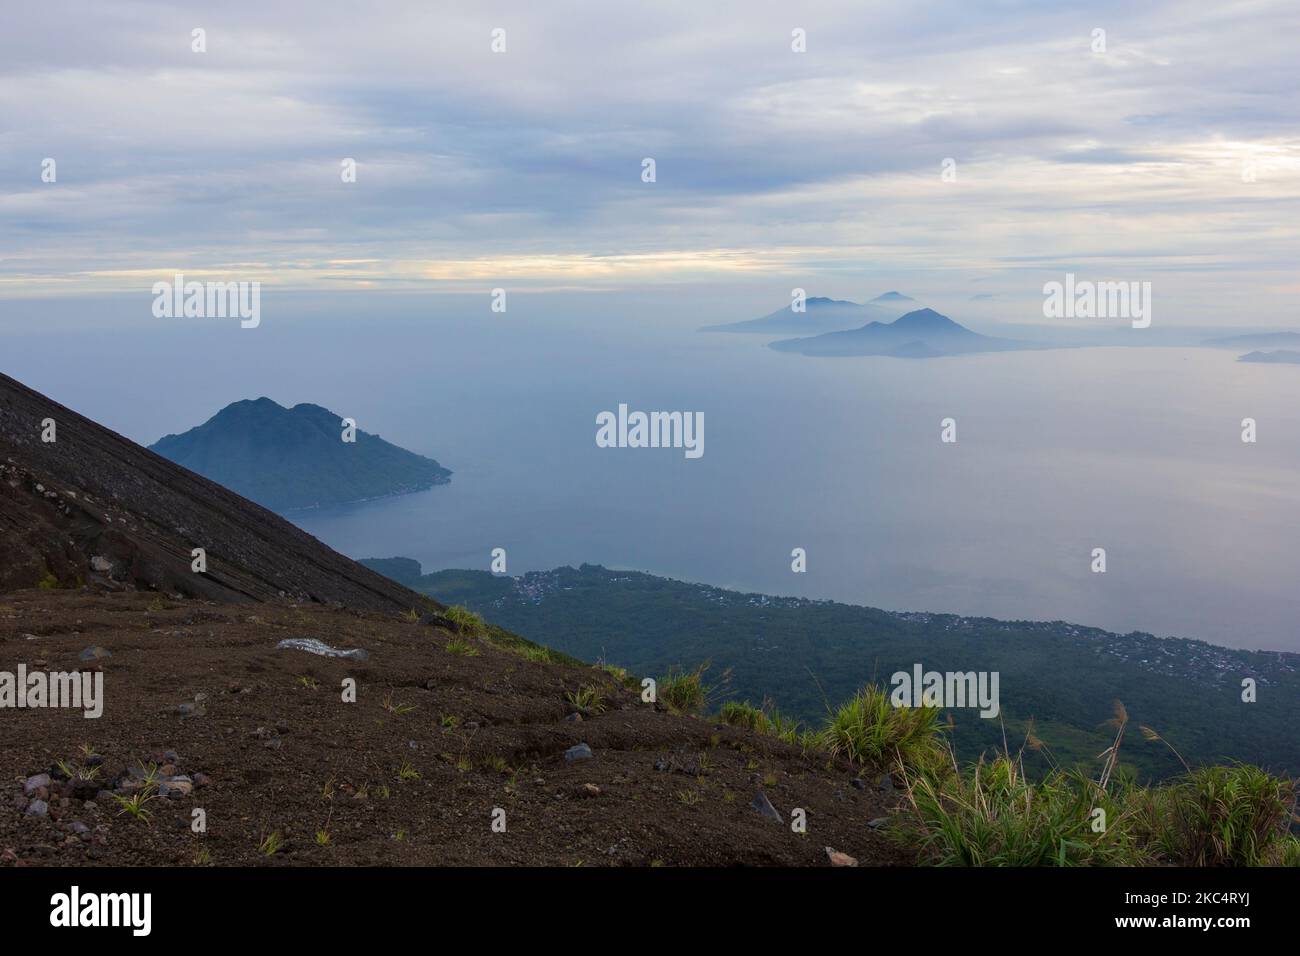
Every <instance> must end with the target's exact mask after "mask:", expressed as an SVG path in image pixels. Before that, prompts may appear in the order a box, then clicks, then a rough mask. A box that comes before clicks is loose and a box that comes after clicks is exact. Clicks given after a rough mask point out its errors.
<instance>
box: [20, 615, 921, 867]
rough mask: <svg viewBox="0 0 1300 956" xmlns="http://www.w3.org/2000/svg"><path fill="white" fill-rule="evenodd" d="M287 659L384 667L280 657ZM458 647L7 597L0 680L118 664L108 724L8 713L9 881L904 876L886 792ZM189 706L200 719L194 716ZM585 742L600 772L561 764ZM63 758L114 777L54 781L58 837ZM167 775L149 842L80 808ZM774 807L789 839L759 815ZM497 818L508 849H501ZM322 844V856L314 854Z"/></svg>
mask: <svg viewBox="0 0 1300 956" xmlns="http://www.w3.org/2000/svg"><path fill="white" fill-rule="evenodd" d="M288 637H315V638H319V639H320V640H323V641H325V642H326V643H328V644H331V645H333V646H335V647H342V648H353V647H361V648H364V649H366V650H367V651H368V652H369V654H370V657H369V660H368V661H366V662H364V663H359V662H356V661H351V660H337V659H325V658H321V657H318V656H315V655H312V654H309V653H306V652H303V651H297V650H276V649H275V645H276V643H277V642H278V641H280V640H282V639H284V638H288ZM452 637H453V635H452V634H450V633H449V632H447V631H445V630H440V629H437V628H435V627H432V626H428V625H424V624H417V623H411V622H408V621H406V620H403V619H401V618H399V617H397V616H396V615H390V614H381V613H377V612H364V613H359V612H353V611H349V610H343V609H338V608H334V609H330V608H322V607H319V606H302V607H295V606H285V605H270V604H235V605H231V604H217V603H211V602H205V601H198V600H174V599H168V598H166V597H162V596H159V595H156V594H148V593H137V592H127V591H123V592H105V591H93V590H89V589H80V590H40V589H33V590H24V591H17V592H13V593H10V594H8V595H4V596H0V670H6V671H16V669H17V665H18V664H19V663H20V662H21V663H25V664H26V665H27V667H28V668H29V669H39V670H47V671H48V670H73V669H76V668H78V667H89V666H93V665H89V664H81V663H79V661H78V655H79V654H80V652H82V651H83V650H84V649H86V648H87V647H89V646H92V645H94V646H99V647H102V648H105V649H107V650H108V651H109V652H110V653H111V656H109V657H106V658H103V659H102V660H100V661H99V662H98V666H100V667H101V668H102V670H103V673H104V696H105V701H106V703H105V709H104V714H103V716H102V717H101V718H99V719H95V720H88V719H86V718H84V717H83V716H82V715H81V712H80V711H69V710H48V709H47V710H17V709H7V710H0V767H2V768H3V786H4V787H5V788H7V789H6V792H5V793H4V794H3V797H2V799H0V856H2V858H3V862H5V863H7V864H10V865H12V864H14V863H19V862H20V863H24V864H32V865H40V864H82V863H98V864H157V865H199V864H203V863H208V862H210V863H211V864H213V865H230V864H267V865H286V864H297V865H327V866H328V865H367V864H401V865H405V864H422V865H428V864H484V865H535V864H550V865H563V866H570V865H578V864H582V865H597V864H606V865H608V864H614V865H619V864H622V865H627V864H632V865H657V864H664V865H669V866H672V865H724V864H793V865H813V866H826V865H828V862H827V854H826V851H825V848H826V847H828V846H829V847H833V848H834V849H836V850H838V851H842V852H844V853H848V854H850V855H852V856H854V857H857V858H858V859H859V860H860V861H861V863H862V864H863V865H877V864H896V863H907V862H910V860H909V858H908V856H907V855H906V854H905V853H903V852H902V851H901V850H899V849H898V848H897V847H896V846H895V844H894V843H893V841H892V840H891V839H890V838H889V837H888V836H887V835H885V834H884V833H882V832H878V831H875V830H872V829H870V828H869V827H868V821H871V820H872V819H873V818H879V817H881V816H884V815H887V814H888V813H889V810H890V807H891V806H892V805H894V804H896V803H897V795H896V794H895V793H893V792H889V791H885V790H883V789H880V788H878V787H877V786H875V785H874V783H873V782H871V781H870V779H868V781H867V782H866V783H865V784H858V785H855V783H854V778H855V777H856V776H857V774H856V773H855V772H854V771H853V770H852V769H851V768H850V767H848V766H847V765H838V766H834V767H828V766H827V765H826V762H825V758H824V757H821V758H815V757H811V758H805V757H804V756H803V755H802V754H801V753H800V751H799V750H798V749H797V748H793V747H790V746H787V745H785V744H783V743H780V742H778V741H775V740H773V739H770V738H767V737H762V736H759V735H755V734H751V733H748V732H745V731H741V730H737V729H733V728H729V727H724V726H718V725H715V724H713V723H711V722H709V721H707V720H702V719H696V718H691V717H680V716H674V715H671V714H668V713H666V712H664V711H663V709H662V705H659V706H658V707H656V706H655V705H649V704H644V703H642V702H641V700H640V695H639V693H637V692H634V691H632V690H629V689H626V688H625V687H623V686H621V685H620V684H618V683H617V682H616V681H615V679H614V678H613V677H611V676H610V675H608V674H606V673H605V672H603V671H601V670H598V669H595V668H589V667H572V666H561V665H557V664H551V663H547V662H540V661H534V660H529V659H527V658H526V657H524V656H521V654H520V653H518V652H516V651H514V650H511V649H507V648H504V647H500V646H497V645H496V644H494V643H490V642H488V641H487V640H483V639H479V638H467V639H466V638H461V639H462V640H466V641H467V643H468V644H469V646H470V647H472V648H473V650H474V651H475V652H476V653H475V655H474V656H463V655H458V654H456V653H453V652H452V651H450V650H448V643H449V641H451V640H452ZM345 677H353V678H355V679H356V682H357V702H356V703H352V704H349V703H344V702H343V701H342V700H341V691H340V687H341V681H342V680H343V678H345ZM586 684H598V685H600V686H601V687H602V688H603V693H604V694H605V696H606V697H607V701H606V707H605V709H604V711H603V712H601V713H591V712H589V713H588V714H587V716H586V718H585V719H583V720H581V721H573V720H566V717H568V716H569V715H571V714H572V713H573V712H574V710H575V708H574V707H573V706H572V705H571V704H570V703H568V702H567V701H566V694H569V693H573V692H576V691H577V690H578V689H579V688H580V687H582V686H583V685H586ZM182 704H186V705H188V706H189V708H192V709H193V710H194V711H195V713H193V714H192V715H190V716H183V715H182V714H181V713H179V712H178V705H182ZM578 743H587V744H589V745H590V747H591V749H592V751H593V753H594V757H593V758H592V759H589V760H584V761H580V762H576V763H566V762H565V759H564V752H565V750H566V749H568V748H569V747H572V746H574V745H575V744H578ZM83 745H87V746H88V748H89V749H90V750H92V751H93V752H94V754H96V755H97V756H96V757H94V758H90V757H88V756H86V754H85V753H84V752H83V750H82V746H83ZM168 751H173V752H174V754H168V753H167V752H168ZM59 760H63V761H67V763H68V764H69V765H71V767H73V768H77V767H84V766H87V765H89V764H91V763H95V762H99V770H98V771H92V772H93V773H94V779H93V780H92V781H83V782H82V783H81V784H80V785H79V795H78V796H75V797H73V796H69V797H66V798H61V794H62V793H64V792H66V791H68V790H70V789H72V787H71V784H61V783H60V782H59V781H58V780H57V779H56V780H54V781H52V782H51V785H50V787H49V788H47V790H49V791H51V792H50V793H49V798H48V805H49V813H48V815H47V816H44V817H39V816H32V815H29V814H28V813H27V812H26V811H27V809H28V807H29V803H28V802H27V798H25V797H23V782H24V779H25V778H28V777H29V776H31V775H35V774H39V773H43V772H49V771H50V770H51V768H52V767H54V765H55V763H56V761H59ZM101 761H102V762H101ZM151 764H158V765H163V766H162V768H161V772H163V773H167V774H172V775H188V776H190V777H191V778H192V779H194V781H195V782H196V784H202V785H201V786H196V788H195V789H194V791H193V792H192V794H190V795H188V796H182V797H180V798H179V799H176V798H170V797H158V796H155V797H154V798H153V799H151V800H149V801H147V802H146V804H145V808H146V810H147V811H148V812H149V814H150V816H149V819H148V820H147V821H145V820H137V819H134V818H132V817H131V816H129V815H127V814H125V813H123V812H121V808H120V806H119V804H118V803H117V802H116V801H115V800H114V799H113V798H112V797H111V796H110V795H109V794H108V793H107V792H103V793H99V794H98V796H97V798H96V799H93V800H86V799H84V797H85V796H87V795H90V794H91V793H92V792H93V791H94V790H95V789H96V788H97V787H110V786H112V785H113V783H114V781H115V780H118V779H119V777H120V775H123V773H124V772H127V771H129V770H130V769H131V768H148V767H149V766H150V765H151ZM167 764H171V765H172V766H166V765H167ZM404 771H405V772H404ZM138 772H139V771H138V770H137V773H138ZM196 774H203V775H205V777H206V778H207V779H206V780H205V778H204V777H196V776H195V775H196ZM126 775H127V776H128V777H129V773H128V774H126ZM55 776H56V777H57V776H58V774H57V772H56V774H55ZM588 785H594V786H588ZM860 787H861V788H860ZM760 791H762V792H763V793H765V794H767V796H768V797H769V799H770V800H771V802H772V804H773V805H774V806H775V807H776V809H777V810H778V811H779V812H780V814H781V816H782V818H783V819H784V821H785V822H777V821H773V820H769V819H766V818H764V817H762V816H760V814H759V813H757V812H756V811H755V810H753V809H751V808H750V803H751V801H752V800H753V799H754V797H755V795H756V794H757V793H759V792H760ZM33 796H36V797H38V796H39V791H38V792H37V793H35V794H34V795H33ZM496 807H500V808H502V809H504V810H505V814H506V817H505V819H506V832H504V833H494V832H493V831H492V827H491V823H492V813H493V809H494V808H496ZM796 807H799V808H803V809H804V810H805V811H806V812H807V833H806V834H804V835H801V834H798V833H794V832H792V830H791V827H790V823H789V821H790V819H791V811H792V810H793V809H794V808H796ZM194 808H202V809H203V810H205V811H206V815H207V833H206V834H202V835H200V834H195V833H193V832H191V828H190V823H191V819H192V817H191V813H192V811H193V809H194ZM78 824H84V828H83V827H81V826H79V825H78ZM83 829H84V832H80V833H78V832H77V831H82V830H83ZM318 831H324V832H327V833H328V834H329V845H327V846H320V845H317V843H316V835H317V833H318ZM272 834H279V836H280V838H281V839H282V841H283V846H282V848H281V849H279V851H278V852H275V853H274V854H269V855H268V854H266V853H264V852H262V851H261V850H260V849H259V846H260V845H261V844H262V843H263V841H264V839H266V838H267V837H268V836H270V835H272Z"/></svg>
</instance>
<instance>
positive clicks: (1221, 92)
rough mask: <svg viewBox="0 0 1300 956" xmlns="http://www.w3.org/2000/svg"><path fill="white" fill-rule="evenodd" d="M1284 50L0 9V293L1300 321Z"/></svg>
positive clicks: (379, 14) (980, 10)
mask: <svg viewBox="0 0 1300 956" xmlns="http://www.w3.org/2000/svg"><path fill="white" fill-rule="evenodd" d="M1071 6H1073V7H1074V9H1073V10H1071V9H1069V7H1071ZM178 8H179V9H178ZM195 28H202V29H203V30H205V31H206V44H207V51H206V52H205V53H196V52H193V51H192V49H191V45H192V42H193V41H192V33H191V31H192V30H193V29H195ZM496 28H500V29H503V30H504V31H505V43H506V51H505V52H504V53H494V52H493V51H492V48H491V46H492V31H493V30H494V29H496ZM795 29H802V30H803V31H806V38H807V39H806V46H807V51H806V52H804V53H796V52H794V51H793V50H792V49H791V44H792V31H794V30H795ZM1098 29H1101V30H1104V31H1105V50H1104V52H1096V51H1094V49H1093V47H1094V45H1095V44H1096V41H1095V39H1094V31H1095V30H1098ZM1297 37H1300V4H1297V3H1295V2H1294V0H1290V2H1277V3H1269V2H1240V3H1233V2H1201V3H1186V2H1184V3H1169V4H1165V3H1159V2H1142V3H1134V2H1132V0H1127V2H1122V3H1088V4H1086V5H1084V4H1078V5H1070V4H1064V3H1059V2H1047V3H1028V2H1024V3H1021V2H1014V0H1008V2H996V3H982V4H979V3H973V2H971V0H956V2H939V3H921V2H907V3H899V4H884V3H864V2H861V0H858V2H825V3H815V2H812V3H763V2H755V0H742V2H734V3H731V2H707V3H705V2H700V0H693V2H682V3H666V2H655V3H644V4H632V3H625V2H601V3H597V2H590V0H589V2H585V3H570V2H554V0H547V2H536V0H534V2H526V3H509V4H504V3H503V4H494V3H479V2H474V3H467V2H460V3H439V2H429V0H421V2H411V3H402V2H383V3H379V2H376V3H354V2H327V0H321V2H313V3H306V2H303V3H272V2H267V0H257V2H245V0H223V2H221V3H219V4H207V3H204V4H197V3H196V4H190V5H185V4H175V3H168V4H161V3H158V4H155V3H144V2H134V3H133V2H124V0H114V2H112V3H105V2H101V0H88V2H58V0H51V2H45V3H40V4H19V3H5V4H4V5H3V7H0V296H7V297H27V296H31V295H45V294H52V293H58V294H65V293H72V294H78V293H92V292H101V291H112V290H134V289H140V290H142V292H147V289H148V286H149V285H150V283H152V281H153V280H154V279H155V278H159V277H166V276H170V274H171V273H172V272H174V271H177V270H183V271H185V272H186V273H187V274H188V275H191V276H193V277H202V276H204V275H211V276H214V277H220V278H223V279H247V280H259V281H261V282H262V283H263V284H264V285H270V286H272V287H276V288H315V289H369V290H382V289H404V290H411V289H417V290H418V289H427V290H430V291H454V292H465V291H471V290H476V289H485V288H490V287H492V286H496V285H504V286H508V287H511V288H522V289H551V288H555V289H587V288H599V289H616V290H617V289H636V288H638V287H648V286H659V287H662V286H665V285H667V284H670V283H683V284H685V285H684V288H686V289H688V290H689V289H690V288H700V289H705V288H707V287H708V286H709V285H710V284H713V285H718V284H731V285H735V284H736V283H743V282H746V281H754V282H768V283H776V284H777V285H782V284H784V286H786V287H788V286H789V285H791V284H803V285H806V286H807V287H808V289H809V294H824V293H829V294H837V295H845V296H848V297H854V298H859V299H860V298H864V297H866V296H867V294H868V293H871V294H874V293H876V292H880V291H884V289H883V288H880V287H879V286H877V287H876V288H872V289H867V288H865V287H864V278H863V277H864V276H872V277H889V278H890V279H895V278H896V280H897V281H891V282H889V284H888V286H887V287H893V286H898V287H901V288H904V289H905V290H906V291H909V292H912V293H913V294H917V293H920V294H921V295H922V296H924V295H925V294H926V293H934V294H936V295H937V294H940V293H942V294H945V295H948V296H964V295H966V293H969V295H970V297H972V301H974V297H976V296H981V297H984V300H985V301H993V302H997V301H999V300H1001V301H1005V302H1007V303H1008V306H1007V307H1008V309H1013V308H1023V304H1024V303H1026V302H1032V301H1033V300H1034V299H1035V298H1041V295H1040V293H1041V286H1042V283H1043V282H1044V281H1046V280H1047V279H1051V278H1055V277H1059V276H1060V275H1061V274H1062V273H1064V272H1066V271H1074V272H1076V273H1080V274H1082V275H1083V276H1084V277H1088V278H1095V279H1127V280H1148V281H1152V282H1153V284H1154V285H1155V288H1156V294H1157V295H1158V296H1164V297H1165V298H1166V301H1167V302H1177V303H1178V304H1179V308H1180V309H1182V310H1184V311H1185V313H1186V314H1187V315H1188V316H1190V320H1192V321H1198V322H1211V321H1213V322H1215V323H1217V324H1230V323H1232V322H1236V321H1241V322H1243V323H1245V322H1246V321H1247V319H1249V320H1250V321H1251V323H1252V324H1275V325H1287V324H1300V323H1296V322H1295V319H1296V316H1295V310H1294V307H1293V305H1292V303H1293V302H1294V300H1295V297H1296V294H1297V292H1300V278H1297V262H1298V261H1300V240H1298V239H1297V222H1298V221H1300V215H1298V213H1300V203H1298V202H1297V200H1298V199H1300V126H1298V125H1297V113H1298V112H1300V108H1298V106H1297V104H1298V103H1300V89H1298V88H1297V87H1300V83H1298V82H1297V80H1298V78H1300V67H1297ZM646 157H652V158H653V159H654V160H655V163H656V176H657V181H656V182H653V183H645V182H643V181H642V160H643V159H644V158H646ZM46 158H53V159H54V160H55V162H56V163H57V167H56V171H57V181H56V182H54V183H45V182H42V179H41V174H42V161H43V160H44V159H46ZM345 158H354V159H355V160H356V161H357V181H356V182H355V183H344V182H342V181H341V177H340V168H341V167H340V164H341V162H342V160H344V159H345ZM949 158H951V159H953V160H954V161H955V164H956V165H955V169H956V178H955V181H952V182H947V181H944V178H943V177H942V176H941V172H942V166H943V162H944V160H945V159H949ZM1252 178H1253V181H1249V180H1251V179H1252ZM882 281H883V279H882ZM989 297H991V298H989ZM773 304H774V306H776V305H779V304H780V303H779V302H774V303H773ZM1013 304H1014V305H1013ZM1166 314H1167V313H1166ZM1007 318H1008V319H1012V318H1015V316H1012V315H1008V316H1007Z"/></svg>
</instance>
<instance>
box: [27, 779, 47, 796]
mask: <svg viewBox="0 0 1300 956" xmlns="http://www.w3.org/2000/svg"><path fill="white" fill-rule="evenodd" d="M49 785H50V775H49V774H48V773H38V774H36V775H34V776H31V777H28V778H27V779H26V780H24V781H23V795H24V796H28V797H30V796H31V795H32V794H34V793H35V792H36V791H37V790H40V789H41V788H42V787H48V786H49Z"/></svg>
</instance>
